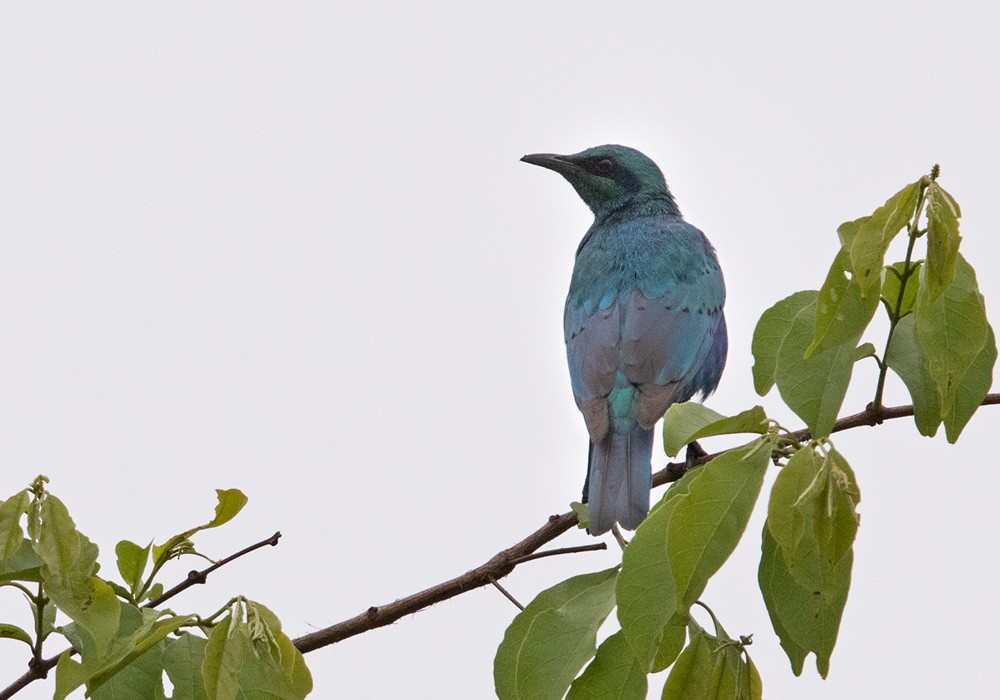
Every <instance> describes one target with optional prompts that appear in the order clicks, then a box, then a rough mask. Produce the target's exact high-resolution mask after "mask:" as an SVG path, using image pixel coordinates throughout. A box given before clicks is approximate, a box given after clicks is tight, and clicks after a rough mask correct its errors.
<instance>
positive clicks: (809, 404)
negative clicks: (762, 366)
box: [775, 292, 860, 437]
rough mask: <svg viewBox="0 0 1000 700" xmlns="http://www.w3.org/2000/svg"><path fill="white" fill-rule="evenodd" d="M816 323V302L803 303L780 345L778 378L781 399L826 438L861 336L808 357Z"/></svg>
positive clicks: (819, 434) (849, 374) (843, 394)
mask: <svg viewBox="0 0 1000 700" xmlns="http://www.w3.org/2000/svg"><path fill="white" fill-rule="evenodd" d="M811 294H815V292H811ZM815 322H816V305H815V304H808V305H806V306H803V307H802V308H800V309H799V310H798V312H797V313H796V314H795V315H794V316H793V317H792V318H791V320H790V323H789V325H787V326H786V327H785V328H784V338H783V340H782V342H781V345H780V347H779V348H778V355H777V371H776V373H775V379H776V380H777V384H778V391H779V392H780V394H781V398H782V399H784V401H785V403H786V404H788V406H789V408H791V409H792V410H793V411H795V413H796V415H798V416H799V418H801V419H802V420H803V421H805V424H806V425H807V426H808V427H809V430H810V432H811V433H812V435H813V437H825V436H827V435H829V434H830V432H831V431H832V430H833V425H834V423H835V422H836V421H837V414H838V413H839V412H840V407H841V405H842V404H843V403H844V396H845V395H846V394H847V386H848V384H850V381H851V373H852V371H853V370H854V352H855V348H856V347H857V344H858V340H860V336H858V337H856V338H853V339H851V340H850V341H848V342H845V343H842V344H841V345H837V346H834V347H831V348H828V349H826V350H821V351H819V352H815V353H813V354H812V355H810V356H809V357H806V356H805V354H806V350H807V348H808V347H809V344H810V343H811V341H812V335H813V327H814V325H815Z"/></svg>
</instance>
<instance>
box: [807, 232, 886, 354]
mask: <svg viewBox="0 0 1000 700" xmlns="http://www.w3.org/2000/svg"><path fill="white" fill-rule="evenodd" d="M880 267H881V266H880ZM878 300H879V297H878V296H877V295H875V294H870V293H869V294H864V295H863V294H862V290H861V284H860V283H859V281H858V278H857V277H856V276H854V275H853V274H852V273H851V256H850V254H849V253H848V252H847V251H844V250H842V251H841V252H840V253H838V254H837V257H836V258H834V260H833V264H832V265H831V266H830V272H829V273H828V274H827V276H826V281H825V282H823V286H822V287H821V288H820V290H819V296H818V297H817V298H816V325H815V329H814V331H813V339H812V342H811V343H810V344H809V347H808V348H807V349H806V353H805V354H806V356H807V357H808V356H810V355H812V354H813V353H814V352H816V351H817V350H826V349H828V348H833V347H836V346H838V345H841V344H843V343H851V344H852V345H856V344H857V339H858V338H859V337H860V336H861V334H862V333H863V332H864V330H865V329H866V328H867V327H868V324H869V323H870V322H871V320H872V316H874V315H875V309H876V308H877V307H878Z"/></svg>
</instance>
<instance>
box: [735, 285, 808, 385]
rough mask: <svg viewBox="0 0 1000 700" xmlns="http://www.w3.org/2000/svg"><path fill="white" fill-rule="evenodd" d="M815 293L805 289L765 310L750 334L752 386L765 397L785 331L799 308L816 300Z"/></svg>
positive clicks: (776, 368) (776, 364)
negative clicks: (751, 340) (752, 359)
mask: <svg viewBox="0 0 1000 700" xmlns="http://www.w3.org/2000/svg"><path fill="white" fill-rule="evenodd" d="M817 294H818V292H815V291H812V290H808V291H804V292H796V293H795V294H793V295H791V296H789V297H785V298H784V299H782V300H781V301H779V302H778V303H777V304H775V305H774V306H772V307H771V308H769V309H768V310H767V311H765V312H764V313H763V314H762V315H761V317H760V320H759V321H757V327H756V328H755V329H754V332H753V343H752V345H751V350H752V351H753V358H754V363H753V386H754V389H755V390H756V391H757V393H758V394H760V395H761V396H764V395H765V394H766V393H767V392H769V391H770V390H771V387H773V386H774V382H775V375H776V374H777V371H778V351H779V350H780V349H781V344H782V343H783V342H784V341H785V338H786V337H787V335H788V329H789V327H790V326H791V324H792V320H793V319H794V318H795V316H796V314H798V313H799V312H800V311H801V310H802V309H804V308H805V307H807V306H809V305H810V304H812V303H814V302H815V301H816V296H817Z"/></svg>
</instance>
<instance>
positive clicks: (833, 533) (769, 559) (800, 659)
mask: <svg viewBox="0 0 1000 700" xmlns="http://www.w3.org/2000/svg"><path fill="white" fill-rule="evenodd" d="M860 500H861V492H860V490H859V489H858V486H857V481H856V479H855V477H854V472H853V471H852V469H851V467H850V465H849V464H848V463H847V460H845V459H844V458H843V456H842V455H840V453H838V452H837V451H836V450H833V449H830V451H829V453H828V454H826V455H822V454H818V453H817V452H816V451H815V449H814V447H813V446H812V445H807V446H805V447H803V448H802V449H800V450H799V451H798V452H796V453H795V454H794V455H793V456H792V458H791V459H789V461H788V463H787V464H786V465H785V467H784V468H782V470H781V472H780V473H779V474H778V478H777V479H776V480H775V482H774V487H773V488H772V489H771V498H770V501H769V503H768V512H767V524H766V525H765V527H764V535H763V543H762V553H761V562H760V570H759V572H758V581H759V583H760V588H761V592H762V593H763V594H764V603H765V604H766V605H767V610H768V613H769V615H770V617H771V623H772V625H773V626H774V630H775V632H776V633H777V634H778V638H779V639H780V640H781V646H782V647H783V648H784V649H785V653H786V654H787V655H788V658H789V660H790V661H791V664H792V670H793V671H794V672H795V674H796V675H799V674H800V673H801V672H802V665H803V663H804V661H805V657H806V655H807V654H808V653H809V652H810V651H811V652H813V653H815V654H816V668H817V670H818V671H819V673H820V675H821V676H823V677H824V678H825V677H826V675H827V673H828V672H829V668H830V655H831V654H832V653H833V647H834V644H835V643H836V641H837V632H838V629H839V627H840V618H841V615H842V614H843V610H844V604H845V603H846V602H847V592H848V589H849V588H850V582H851V566H852V562H853V560H854V556H853V551H852V545H853V543H854V537H855V534H856V533H857V528H858V516H857V512H856V507H857V504H858V503H859V502H860Z"/></svg>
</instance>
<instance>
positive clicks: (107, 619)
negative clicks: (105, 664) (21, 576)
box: [42, 567, 123, 656]
mask: <svg viewBox="0 0 1000 700" xmlns="http://www.w3.org/2000/svg"><path fill="white" fill-rule="evenodd" d="M42 571H43V575H44V571H45V568H44V567H43V569H42ZM45 590H46V593H47V594H48V596H49V598H50V599H51V600H52V602H53V603H54V604H55V605H56V606H57V607H58V608H59V610H61V611H62V612H63V613H65V614H66V616H67V617H69V618H70V619H71V620H73V622H75V623H76V624H77V626H78V627H79V629H80V630H81V631H82V632H84V633H86V634H87V635H88V636H89V638H90V640H91V641H92V643H93V645H94V649H95V654H96V655H97V656H103V655H104V654H105V653H106V651H107V648H108V646H109V645H110V644H111V641H112V640H113V639H114V638H115V637H116V636H117V634H118V626H119V621H120V616H121V610H122V606H123V603H122V602H121V601H120V600H119V598H118V596H116V595H115V592H114V590H113V589H112V588H111V586H109V585H108V583H107V582H106V581H103V580H101V579H100V578H98V577H96V576H90V577H88V578H86V579H83V580H79V581H76V582H75V583H74V584H73V586H72V587H69V588H64V587H62V586H58V585H52V584H50V585H47V586H46V589H45Z"/></svg>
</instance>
